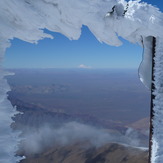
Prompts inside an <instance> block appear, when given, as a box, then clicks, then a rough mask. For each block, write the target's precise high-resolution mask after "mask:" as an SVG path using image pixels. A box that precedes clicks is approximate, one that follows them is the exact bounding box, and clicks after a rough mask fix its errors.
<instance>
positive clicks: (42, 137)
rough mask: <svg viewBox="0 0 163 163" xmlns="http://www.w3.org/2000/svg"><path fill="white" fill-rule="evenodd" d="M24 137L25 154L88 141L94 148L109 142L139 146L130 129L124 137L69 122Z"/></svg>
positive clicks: (35, 131) (136, 135) (136, 137)
mask: <svg viewBox="0 0 163 163" xmlns="http://www.w3.org/2000/svg"><path fill="white" fill-rule="evenodd" d="M24 135H25V136H24V138H25V139H24V141H23V142H22V144H21V146H22V148H23V150H24V151H25V153H26V154H34V153H39V152H42V151H43V150H44V149H46V148H49V147H51V146H54V145H61V146H65V145H70V144H72V143H76V142H82V141H88V142H89V143H90V145H92V146H95V147H100V146H102V145H105V144H107V143H110V142H114V143H120V144H126V145H129V146H135V147H139V146H140V140H139V139H138V133H137V132H136V131H134V130H133V129H131V128H130V129H128V130H127V131H126V134H125V135H121V134H119V133H115V132H113V133H111V132H108V131H106V130H104V129H97V128H95V127H92V126H88V125H85V124H81V123H77V122H69V123H67V124H64V125H63V126H62V127H60V128H57V129H55V128H53V127H50V126H49V125H44V126H43V127H41V128H39V129H37V130H28V131H27V132H26V133H25V134H24Z"/></svg>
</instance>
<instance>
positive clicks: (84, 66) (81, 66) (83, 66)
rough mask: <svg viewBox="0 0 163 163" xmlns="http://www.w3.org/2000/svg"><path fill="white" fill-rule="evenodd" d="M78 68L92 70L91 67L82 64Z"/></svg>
mask: <svg viewBox="0 0 163 163" xmlns="http://www.w3.org/2000/svg"><path fill="white" fill-rule="evenodd" d="M78 68H92V67H91V66H87V65H84V64H80V65H79V66H78Z"/></svg>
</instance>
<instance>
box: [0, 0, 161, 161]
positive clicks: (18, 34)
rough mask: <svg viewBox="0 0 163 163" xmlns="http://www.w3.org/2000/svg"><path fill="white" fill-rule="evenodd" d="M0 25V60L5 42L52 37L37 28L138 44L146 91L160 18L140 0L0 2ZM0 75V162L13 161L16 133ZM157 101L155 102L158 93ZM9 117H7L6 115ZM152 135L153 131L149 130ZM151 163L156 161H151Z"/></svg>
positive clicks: (7, 0)
mask: <svg viewBox="0 0 163 163" xmlns="http://www.w3.org/2000/svg"><path fill="white" fill-rule="evenodd" d="M0 22H1V23H0V61H1V62H2V60H3V56H4V53H5V49H6V48H7V47H9V42H10V40H11V39H14V38H18V39H21V40H23V41H27V42H30V43H37V41H38V40H41V39H43V38H53V37H52V36H51V35H49V34H46V33H44V31H43V29H48V30H50V31H54V32H59V33H62V34H63V35H65V36H67V37H68V38H69V39H70V40H72V39H74V40H76V39H78V38H79V37H80V35H81V28H82V25H85V26H87V27H88V28H89V29H90V31H91V32H92V33H93V34H94V35H95V37H96V38H97V39H98V40H99V41H100V42H104V43H106V44H109V45H113V46H119V45H121V44H122V43H121V41H120V40H119V39H118V37H119V36H120V37H123V38H124V39H126V40H128V41H130V42H132V43H138V44H139V45H141V46H144V57H143V61H142V63H141V66H140V70H139V71H140V78H141V81H143V83H144V84H145V85H146V86H147V87H149V88H150V85H151V84H150V83H151V44H150V36H154V37H156V38H163V32H162V31H163V14H162V13H161V12H160V11H159V9H157V8H156V7H153V6H151V5H149V4H146V3H143V2H140V0H137V1H129V2H128V3H127V2H126V1H125V0H0ZM161 48H162V47H161V46H160V48H158V49H160V50H158V51H159V54H160V55H162V54H161V53H162V50H161ZM157 70H158V69H157ZM162 70H163V69H160V70H159V72H160V73H161V71H162ZM1 71H2V73H1V74H0V89H1V91H0V95H1V99H0V106H1V107H0V116H1V117H2V118H0V124H4V125H3V127H2V129H1V128H0V132H1V136H0V141H1V144H3V145H2V146H1V152H0V162H3V163H11V162H12V163H14V162H16V158H15V157H14V152H15V146H16V143H17V142H16V141H17V134H16V133H15V134H14V133H13V132H12V131H11V129H10V123H11V122H12V121H11V116H12V115H13V114H15V113H14V111H13V108H12V107H11V104H9V102H8V101H7V97H6V92H7V91H8V90H9V87H8V85H7V83H6V81H5V80H4V76H5V73H4V72H3V70H2V67H1ZM156 72H157V71H156ZM160 79H161V78H159V79H158V80H156V82H158V81H159V80H160ZM157 93H158V92H156V94H157ZM160 96H161V97H160ZM159 97H160V98H158V101H159V100H160V99H161V98H162V95H159ZM156 101H157V100H156ZM155 104H156V105H155V108H156V109H157V107H159V108H162V105H161V106H159V105H160V103H159V102H156V103H155ZM11 113H13V114H12V115H11ZM156 127H157V126H156ZM161 131H162V130H161V129H160V132H161ZM2 133H3V134H2ZM155 133H157V132H156V131H155ZM13 135H14V136H13ZM155 135H157V134H155ZM13 139H14V140H15V141H11V140H13ZM155 141H156V142H157V144H159V143H160V142H159V139H156V140H155ZM8 143H9V144H10V147H9V146H8ZM158 148H159V145H158ZM153 151H154V150H153ZM158 152H160V150H156V152H154V153H153V156H156V155H158V154H160V153H158ZM158 157H159V156H158ZM160 158H161V157H160ZM155 160H159V159H155ZM152 163H160V162H159V161H153V162H152Z"/></svg>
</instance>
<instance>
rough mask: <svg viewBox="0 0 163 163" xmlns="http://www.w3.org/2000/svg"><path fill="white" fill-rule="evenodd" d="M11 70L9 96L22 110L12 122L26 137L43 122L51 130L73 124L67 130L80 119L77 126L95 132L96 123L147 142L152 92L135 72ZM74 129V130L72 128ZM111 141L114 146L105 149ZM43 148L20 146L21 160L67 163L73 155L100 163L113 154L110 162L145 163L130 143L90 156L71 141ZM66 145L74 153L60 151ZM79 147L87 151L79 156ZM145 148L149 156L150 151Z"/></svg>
mask: <svg viewBox="0 0 163 163" xmlns="http://www.w3.org/2000/svg"><path fill="white" fill-rule="evenodd" d="M13 71H15V76H9V77H7V80H8V82H9V84H10V86H11V89H12V90H11V92H8V94H9V96H8V98H9V100H10V101H11V103H12V104H13V106H16V107H17V109H18V110H19V111H21V112H23V113H24V114H18V115H17V116H16V117H14V118H13V119H14V120H15V123H13V124H12V127H13V128H14V129H18V130H21V131H22V132H23V133H22V134H23V135H24V136H25V135H28V134H29V131H34V132H35V131H37V132H38V134H39V132H42V130H40V129H42V128H41V127H42V126H45V125H46V126H47V125H48V126H50V128H49V129H50V130H51V129H52V130H54V131H55V130H56V132H59V131H60V130H58V129H60V128H63V126H64V125H65V124H70V126H69V128H66V130H67V129H68V130H69V129H70V127H72V126H71V125H76V124H75V123H77V125H76V126H78V124H79V126H78V127H80V124H81V127H82V124H83V126H84V127H85V128H87V126H88V129H89V128H90V129H93V132H96V129H95V128H97V131H98V130H99V132H100V131H102V132H103V131H104V133H103V135H105V134H109V135H113V136H114V137H117V136H118V135H121V139H122V140H121V141H129V140H130V137H133V139H135V140H136V139H137V140H138V143H140V144H142V145H143V144H144V146H148V127H149V119H148V116H149V92H148V90H146V88H144V86H143V85H142V84H141V83H140V81H139V79H138V78H137V76H136V71H134V70H88V71H86V70H76V69H75V70H74V69H72V70H56V69H45V70H44V69H43V70H40V69H36V70H28V69H27V70H26V69H22V70H13ZM74 122H75V123H74ZM71 123H74V124H71ZM89 126H90V127H89ZM73 127H75V126H73ZM94 127H95V128H94ZM85 128H84V129H85ZM130 128H131V129H130ZM64 129H65V128H64ZM72 129H73V131H74V128H72ZM101 129H102V130H101ZM94 130H95V131H94ZM70 131H71V129H70ZM37 132H36V134H37ZM74 132H76V130H75V131H74ZM64 133H65V132H64ZM53 134H55V133H53ZM66 134H67V133H66ZM126 134H127V135H126ZM103 135H102V136H103ZM28 136H30V135H28ZM99 136H101V135H99ZM85 137H86V138H85ZM85 137H84V138H82V141H89V139H90V138H89V137H90V136H88V134H86V135H85ZM77 138H78V137H77ZM97 138H98V137H97ZM99 138H100V137H99ZM45 139H46V138H45ZM50 139H52V137H50ZM75 139H76V137H75ZM87 139H88V140H87ZM43 140H44V139H43ZM79 140H80V139H79ZM79 140H78V139H77V141H76V143H77V144H78V143H79V144H80V141H79ZM113 140H114V139H113ZM115 140H116V139H115ZM110 141H111V140H110ZM106 142H107V140H106ZM74 143H75V142H74ZM110 143H111V142H110ZM21 145H23V143H22V144H21ZM112 146H114V150H115V151H114V152H111V153H109V152H108V153H107V150H110V148H112ZM45 147H46V148H44V149H43V150H41V151H40V152H41V153H40V152H35V154H34V153H33V154H30V155H29V154H28V151H26V150H27V149H28V148H27V149H25V148H23V147H21V148H20V149H21V150H19V151H18V153H19V154H21V155H24V154H25V155H26V156H27V159H26V160H24V161H22V163H34V162H39V163H41V162H45V159H46V162H47V163H53V162H54V163H55V162H56V163H59V162H62V163H69V162H70V160H71V159H76V160H78V161H77V162H79V163H80V161H81V163H82V160H83V163H91V161H92V163H96V162H100V160H105V161H103V162H106V163H107V162H109V159H110V158H109V159H108V157H110V156H109V154H111V155H112V157H111V159H112V160H115V161H111V163H114V162H116V163H119V162H126V163H129V162H130V163H132V161H133V163H137V162H139V163H141V161H140V158H139V157H138V155H137V154H136V153H137V152H136V153H135V152H134V153H135V154H136V155H137V156H136V155H135V154H134V156H132V155H131V154H130V152H129V153H128V152H127V151H128V147H123V150H122V151H121V149H122V147H121V145H111V144H110V145H106V146H105V144H104V145H102V146H99V147H98V148H97V149H96V150H94V152H92V153H91V155H90V156H89V157H90V158H89V157H85V156H84V155H86V154H87V152H88V151H87V150H86V149H78V147H77V146H76V145H75V144H74V145H73V143H71V144H67V145H66V146H61V147H60V145H59V146H58V147H55V143H54V145H50V146H49V145H45ZM89 148H91V146H90V147H89ZM92 148H94V147H92ZM24 150H25V151H24ZM65 150H68V151H72V152H75V154H74V155H72V156H71V155H70V154H67V155H66V156H62V154H60V153H62V151H63V153H64V151H65ZM119 150H120V151H119ZM50 151H51V152H50ZM78 151H81V152H82V153H83V154H82V155H81V156H79V153H78ZM111 151H112V150H111ZM118 151H119V152H118ZM124 151H125V152H124ZM133 151H135V149H133ZM138 151H139V150H138ZM123 152H124V153H125V154H124V155H125V156H124V157H123V156H121V157H119V158H116V159H117V160H116V159H114V157H116V156H114V155H117V153H119V155H121V154H122V153H123ZM139 152H140V153H142V152H143V151H142V152H141V150H140V151H139ZM139 152H138V153H139ZM23 153H24V154H23ZM69 153H71V152H69ZM120 153H121V154H120ZM145 153H146V154H145V155H147V151H146V152H145ZM40 154H41V155H40ZM126 155H127V156H126ZM125 157H126V158H125ZM133 157H134V158H135V162H134V159H133ZM140 157H141V158H142V159H143V160H144V161H142V163H146V162H147V157H146V156H145V157H144V155H143V154H140ZM52 158H53V159H52ZM96 158H100V159H99V160H98V159H96ZM55 159H56V160H58V162H57V161H55ZM61 160H62V161H61ZM68 160H69V161H68ZM131 160H132V161H131ZM138 160H139V161H138ZM50 161H51V162H50ZM118 161H119V162H118ZM101 163H102V162H101Z"/></svg>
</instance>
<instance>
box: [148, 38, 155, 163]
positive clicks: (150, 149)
mask: <svg viewBox="0 0 163 163" xmlns="http://www.w3.org/2000/svg"><path fill="white" fill-rule="evenodd" d="M155 52H156V38H155V37H153V38H152V80H151V81H152V82H151V106H150V108H151V110H150V131H149V132H150V133H149V163H152V162H151V157H152V137H153V122H152V120H153V117H154V110H153V108H154V103H153V100H154V99H155V95H154V94H153V92H154V90H155V85H154V67H155V60H154V58H155Z"/></svg>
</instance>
